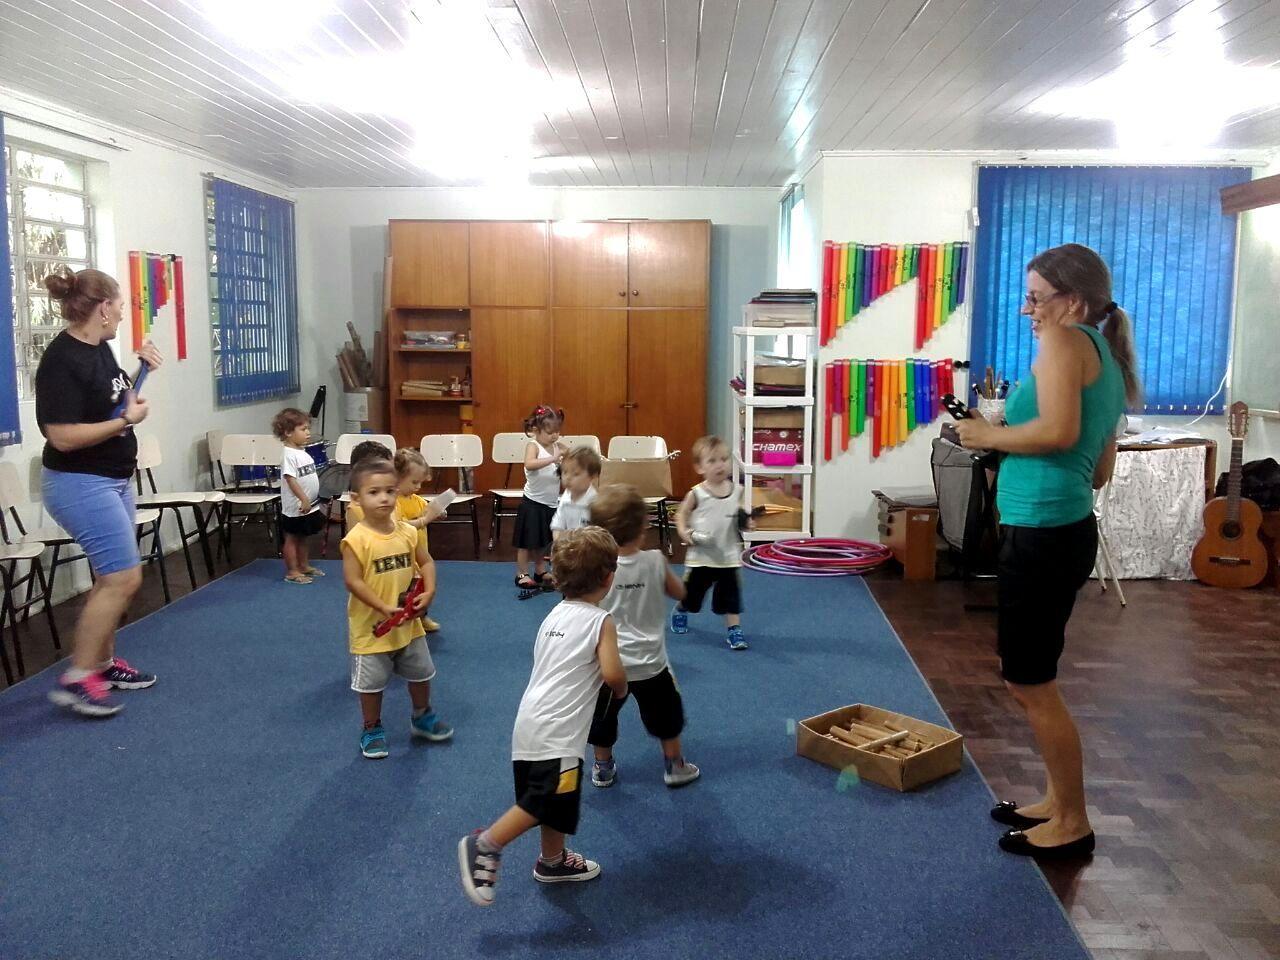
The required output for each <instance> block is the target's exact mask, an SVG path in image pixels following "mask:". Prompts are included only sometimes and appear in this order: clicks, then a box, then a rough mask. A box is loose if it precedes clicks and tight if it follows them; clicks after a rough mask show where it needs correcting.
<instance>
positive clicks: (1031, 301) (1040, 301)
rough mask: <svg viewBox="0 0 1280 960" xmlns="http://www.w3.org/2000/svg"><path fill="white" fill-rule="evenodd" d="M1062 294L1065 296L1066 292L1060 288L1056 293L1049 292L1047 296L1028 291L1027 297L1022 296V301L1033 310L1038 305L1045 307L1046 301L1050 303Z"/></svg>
mask: <svg viewBox="0 0 1280 960" xmlns="http://www.w3.org/2000/svg"><path fill="white" fill-rule="evenodd" d="M1061 296H1064V294H1063V293H1062V291H1060V290H1059V291H1057V292H1055V293H1051V294H1049V295H1048V296H1047V297H1037V296H1036V295H1035V294H1034V293H1028V294H1027V295H1026V296H1025V297H1023V298H1022V302H1023V303H1025V304H1026V305H1027V306H1028V307H1030V308H1031V309H1032V310H1035V309H1036V308H1037V307H1043V306H1044V305H1045V304H1046V303H1048V302H1049V301H1050V300H1052V299H1053V298H1054V297H1061Z"/></svg>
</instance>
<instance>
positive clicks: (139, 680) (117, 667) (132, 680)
mask: <svg viewBox="0 0 1280 960" xmlns="http://www.w3.org/2000/svg"><path fill="white" fill-rule="evenodd" d="M102 679H103V680H105V681H106V682H107V685H108V686H109V687H111V688H113V689H115V690H145V689H146V688H147V687H150V686H152V685H153V684H154V683H155V682H156V676H155V674H154V673H143V672H142V671H141V670H135V669H134V668H133V667H131V666H129V661H127V660H124V659H122V658H120V657H114V658H113V659H112V660H111V666H109V667H107V669H105V670H103V671H102Z"/></svg>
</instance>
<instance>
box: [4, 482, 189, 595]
mask: <svg viewBox="0 0 1280 960" xmlns="http://www.w3.org/2000/svg"><path fill="white" fill-rule="evenodd" d="M31 502H32V501H31V499H30V497H28V496H27V490H26V487H25V486H24V485H23V483H22V480H21V478H20V477H19V475H18V468H17V467H16V466H15V465H14V464H12V463H9V462H0V538H3V540H4V542H5V543H6V544H8V545H10V546H17V545H18V544H29V543H32V544H39V545H40V546H41V548H42V552H43V548H44V547H52V548H53V555H52V556H51V557H50V558H49V577H48V582H47V583H46V582H45V581H44V578H43V576H41V577H40V578H39V579H40V581H41V586H42V587H43V588H44V590H43V592H44V594H45V596H46V597H48V598H50V600H49V601H48V602H50V603H51V602H52V597H53V582H54V579H55V578H56V577H57V575H58V567H63V566H66V565H67V564H69V563H75V562H76V561H77V560H85V559H87V558H86V556H85V554H84V551H83V550H80V551H78V552H76V553H73V554H71V555H69V556H62V548H63V547H70V546H74V545H75V540H73V539H72V538H71V537H70V536H69V535H68V534H67V532H66V531H65V530H63V529H62V528H61V527H59V526H57V525H56V524H50V525H48V526H44V527H38V528H36V529H34V530H28V529H27V527H26V524H25V523H23V521H22V513H21V509H20V508H22V507H25V506H28V505H29V504H30V503H31ZM5 513H8V514H9V518H10V519H11V520H12V521H13V523H14V525H15V526H16V527H17V531H18V532H17V534H16V535H11V533H10V530H9V524H8V523H7V522H6V520H5V517H4V515H5ZM133 522H134V526H135V528H136V529H137V532H138V543H139V545H141V543H142V537H143V533H144V530H143V528H144V527H145V526H147V525H148V524H150V525H151V527H152V534H153V539H152V545H151V547H152V549H151V551H150V553H148V555H147V557H148V558H154V554H155V552H156V550H158V549H159V544H160V511H159V510H152V509H149V508H145V507H144V508H139V509H138V510H136V511H135V513H134V518H133ZM146 559H147V558H144V561H145V560H146ZM89 574H90V576H92V575H93V571H92V570H90V571H89ZM23 580H25V581H26V583H27V597H26V599H27V601H30V600H31V594H32V593H33V592H34V583H33V582H32V581H31V580H30V579H29V578H26V577H24V578H23ZM160 581H161V584H162V585H163V587H164V597H165V602H166V603H168V602H169V581H168V575H167V574H166V573H165V569H164V564H161V565H160ZM24 607H25V609H24V611H23V620H26V619H27V618H28V617H29V616H30V605H29V604H28V603H26V602H25V601H24Z"/></svg>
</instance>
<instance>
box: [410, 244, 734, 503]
mask: <svg viewBox="0 0 1280 960" xmlns="http://www.w3.org/2000/svg"><path fill="white" fill-rule="evenodd" d="M389 235H390V245H391V251H390V253H391V256H390V258H389V261H388V263H389V269H390V270H391V277H390V279H389V280H388V281H387V285H386V289H387V291H388V297H389V309H388V311H387V344H388V347H389V349H388V351H387V356H388V367H389V369H388V378H387V382H388V391H387V392H388V395H389V400H388V403H389V405H390V414H391V416H390V423H391V432H392V433H393V434H394V435H395V437H396V439H397V441H398V442H399V443H401V444H412V445H415V446H416V445H417V444H418V443H419V441H420V440H421V438H422V437H423V436H424V435H425V434H428V433H457V432H459V431H460V430H463V429H469V432H474V433H476V434H478V435H480V437H481V439H482V441H483V443H484V448H485V455H486V459H487V457H488V453H489V450H490V448H491V444H492V439H493V435H494V434H495V433H503V432H510V431H516V430H519V429H520V424H521V422H522V421H523V418H524V417H525V416H527V415H528V412H529V410H530V409H531V408H532V407H533V405H534V404H536V403H542V402H545V403H556V404H559V405H561V406H563V407H564V408H565V410H566V414H567V417H566V425H565V430H566V432H568V433H571V434H595V435H596V436H599V437H600V439H601V441H602V443H604V444H605V445H607V444H608V442H609V438H610V437H613V436H616V435H619V434H654V435H658V436H662V437H664V438H665V439H666V441H667V445H668V448H669V449H671V450H682V451H683V452H684V455H683V456H682V457H681V458H679V459H678V460H676V461H675V464H674V470H673V473H674V480H675V486H676V489H677V492H679V493H683V491H684V490H686V489H687V488H688V487H689V486H691V485H692V484H693V483H694V482H696V480H697V477H696V475H695V474H694V470H693V464H692V460H691V457H690V448H691V446H692V444H693V441H694V440H695V439H696V438H697V437H699V436H701V435H702V434H704V433H705V432H706V367H707V363H706V350H707V345H706V340H707V325H708V323H707V311H708V303H709V301H708V297H709V289H710V250H711V225H710V222H709V221H706V220H687V221H686V220H681V221H649V220H632V221H628V220H609V221H598V222H559V221H557V222H550V221H541V220H539V221H457V220H453V221H443V220H393V221H391V223H390V226H389ZM406 329H427V330H437V329H439V330H453V331H455V332H456V331H457V330H459V329H465V330H467V331H468V333H469V336H470V349H469V350H465V351H464V350H429V349H428V350H424V349H413V348H403V347H401V346H400V344H401V343H402V334H403V332H404V330H406ZM467 368H470V371H471V384H472V394H473V399H472V400H471V401H470V403H469V405H468V403H467V401H466V400H460V398H451V397H441V398H435V397H432V398H417V399H414V398H402V397H401V396H400V384H401V383H402V382H403V381H404V380H407V379H436V380H443V381H444V382H445V383H448V381H449V378H450V377H452V376H458V377H459V378H461V377H462V376H463V374H464V373H465V371H466V370H467ZM424 399H426V400H432V401H441V400H442V401H445V402H443V403H441V402H436V403H423V402H422V400H424ZM468 418H469V425H468V427H464V426H463V423H464V422H466V421H468ZM504 470H505V468H500V467H496V466H494V465H492V464H488V463H486V464H485V465H484V466H483V467H481V468H480V469H479V470H477V476H476V482H477V485H478V487H479V488H480V489H484V488H485V487H488V486H493V485H497V484H500V483H501V482H502V476H503V472H504Z"/></svg>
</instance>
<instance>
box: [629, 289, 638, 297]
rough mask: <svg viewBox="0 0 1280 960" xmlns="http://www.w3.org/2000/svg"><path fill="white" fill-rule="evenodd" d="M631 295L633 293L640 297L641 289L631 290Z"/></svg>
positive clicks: (634, 295)
mask: <svg viewBox="0 0 1280 960" xmlns="http://www.w3.org/2000/svg"><path fill="white" fill-rule="evenodd" d="M631 295H632V296H633V297H638V296H640V291H639V290H632V291H631Z"/></svg>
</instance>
